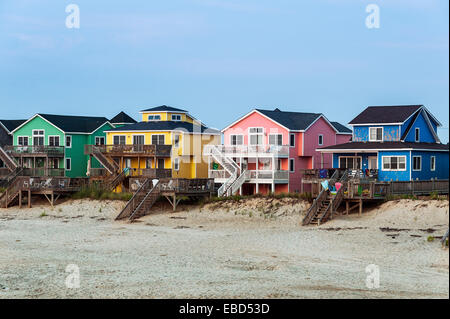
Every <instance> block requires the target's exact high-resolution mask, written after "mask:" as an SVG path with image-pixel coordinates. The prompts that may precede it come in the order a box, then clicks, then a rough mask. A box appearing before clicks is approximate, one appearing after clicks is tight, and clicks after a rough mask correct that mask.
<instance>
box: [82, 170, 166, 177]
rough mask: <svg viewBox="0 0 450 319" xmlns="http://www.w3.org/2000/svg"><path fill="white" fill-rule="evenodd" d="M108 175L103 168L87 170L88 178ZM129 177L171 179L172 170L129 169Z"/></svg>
mask: <svg viewBox="0 0 450 319" xmlns="http://www.w3.org/2000/svg"><path fill="white" fill-rule="evenodd" d="M107 175H108V171H107V170H106V169H104V168H91V169H90V170H89V176H90V177H94V178H95V177H105V176H107ZM128 176H129V177H143V178H158V179H159V178H171V177H172V170H171V169H162V168H156V169H155V168H145V169H137V168H130V169H129V173H128Z"/></svg>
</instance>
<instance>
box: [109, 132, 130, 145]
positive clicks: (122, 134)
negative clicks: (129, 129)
mask: <svg viewBox="0 0 450 319" xmlns="http://www.w3.org/2000/svg"><path fill="white" fill-rule="evenodd" d="M116 136H125V144H123V145H127V136H126V135H125V134H114V135H113V136H112V143H113V145H122V144H114V137H116Z"/></svg>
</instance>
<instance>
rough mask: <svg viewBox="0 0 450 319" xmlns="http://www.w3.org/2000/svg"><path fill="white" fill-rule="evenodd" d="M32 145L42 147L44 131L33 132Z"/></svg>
mask: <svg viewBox="0 0 450 319" xmlns="http://www.w3.org/2000/svg"><path fill="white" fill-rule="evenodd" d="M33 145H35V146H42V145H44V131H43V130H33Z"/></svg>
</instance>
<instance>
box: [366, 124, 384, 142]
mask: <svg viewBox="0 0 450 319" xmlns="http://www.w3.org/2000/svg"><path fill="white" fill-rule="evenodd" d="M379 128H381V140H377V139H374V140H373V139H371V138H370V130H371V129H379ZM383 141H384V127H383V126H370V127H369V142H383Z"/></svg>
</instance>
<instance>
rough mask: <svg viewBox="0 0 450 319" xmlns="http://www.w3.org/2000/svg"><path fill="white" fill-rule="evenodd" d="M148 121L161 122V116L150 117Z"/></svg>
mask: <svg viewBox="0 0 450 319" xmlns="http://www.w3.org/2000/svg"><path fill="white" fill-rule="evenodd" d="M148 120H149V121H161V115H149V116H148Z"/></svg>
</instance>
